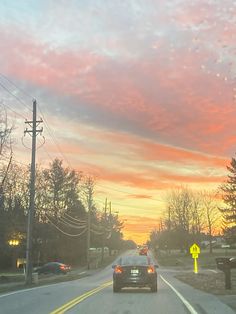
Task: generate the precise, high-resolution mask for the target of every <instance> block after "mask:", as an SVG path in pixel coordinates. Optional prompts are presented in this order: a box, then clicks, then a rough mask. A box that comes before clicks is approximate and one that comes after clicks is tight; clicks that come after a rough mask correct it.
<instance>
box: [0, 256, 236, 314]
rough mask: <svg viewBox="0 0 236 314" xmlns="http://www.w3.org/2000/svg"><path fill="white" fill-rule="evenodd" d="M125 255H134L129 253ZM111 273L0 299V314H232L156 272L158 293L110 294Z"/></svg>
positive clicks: (170, 273)
mask: <svg viewBox="0 0 236 314" xmlns="http://www.w3.org/2000/svg"><path fill="white" fill-rule="evenodd" d="M128 254H135V253H134V252H129V253H128ZM111 279H112V269H111V266H109V267H106V268H105V269H103V270H102V271H100V272H98V273H95V274H93V275H90V276H87V277H84V278H81V279H79V280H74V281H70V282H63V283H58V284H53V285H48V286H40V287H35V288H32V289H27V290H21V291H15V292H11V293H8V294H2V295H0V313H1V314H15V313H17V314H19V313H24V314H44V313H45V314H62V313H67V314H71V313H81V314H94V313H95V314H154V313H155V314H157V313H158V314H169V313H170V314H172V313H175V314H185V313H190V314H197V313H198V314H222V313H224V314H233V313H235V312H234V311H233V310H232V309H230V308H229V307H228V306H227V305H225V304H224V303H222V302H220V301H219V300H218V299H217V298H216V297H215V296H213V295H210V294H206V293H203V292H201V291H199V290H195V289H193V288H191V287H190V286H188V285H186V284H184V283H182V282H180V281H178V280H177V279H175V278H174V272H173V271H170V270H168V269H162V268H159V269H158V293H151V292H150V290H149V289H148V288H143V289H135V288H127V289H123V290H122V291H121V292H120V293H115V294H114V293H113V292H112V282H111Z"/></svg>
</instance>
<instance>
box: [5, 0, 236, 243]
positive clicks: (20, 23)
mask: <svg viewBox="0 0 236 314" xmlns="http://www.w3.org/2000/svg"><path fill="white" fill-rule="evenodd" d="M0 10H1V20H0V36H1V54H0V68H1V70H0V95H1V98H0V99H1V101H2V103H4V104H5V105H6V109H7V111H8V115H9V117H10V118H11V119H12V121H14V124H15V129H14V138H15V141H14V159H15V160H16V161H17V162H21V163H23V164H29V162H30V151H29V150H27V149H26V148H25V147H24V146H23V145H22V141H21V138H22V136H23V130H24V119H29V120H30V119H31V117H32V112H31V111H30V109H31V107H32V98H33V97H34V98H36V99H37V102H38V104H39V110H38V116H39V117H41V116H42V118H43V120H44V134H43V135H44V137H45V139H46V142H45V144H44V146H43V147H42V148H40V149H38V150H37V162H38V163H40V164H42V165H48V163H49V162H51V161H52V160H53V159H54V158H56V157H58V158H59V159H63V163H64V165H65V166H69V167H72V168H75V169H76V170H78V171H83V172H85V173H89V174H92V175H94V176H95V177H96V197H95V202H96V204H97V206H98V208H100V209H101V210H102V209H103V205H104V201H105V198H106V197H107V198H108V200H109V201H111V202H112V210H113V211H114V212H115V211H119V217H120V218H121V220H123V221H124V226H125V228H124V229H123V233H124V236H125V238H126V239H131V238H132V239H133V240H135V241H136V242H137V243H142V242H145V241H146V240H147V238H148V235H149V233H150V231H151V230H152V229H153V228H155V227H158V225H159V222H160V216H161V212H162V210H163V209H164V208H165V195H166V192H167V191H168V190H170V189H172V188H177V187H179V186H181V185H184V186H189V187H190V188H192V189H197V190H201V189H209V190H213V189H216V188H217V187H218V186H219V184H220V183H222V182H223V181H224V180H225V176H226V172H227V170H226V165H227V164H229V160H230V159H231V157H232V156H234V154H235V147H236V133H235V121H236V109H235V108H236V81H235V79H236V61H235V60H236V59H235V55H236V48H235V43H236V26H235V25H236V3H235V1H233V0H224V1H215V0H214V1H213V0H207V1H205V0H204V1H203V0H191V1H186V0H170V1H153V0H148V1H142V0H128V1H119V0H113V1H102V0H95V1H89V0H88V1H76V0H73V1H65V0H59V1H54V0H50V1H46V0H42V1H33V0H29V1H16V0H13V1H2V2H1V4H0ZM9 91H10V93H9ZM14 96H16V97H17V98H18V99H20V100H21V102H20V101H18V100H17V99H16V97H14ZM24 104H26V106H25V105H24ZM50 130H52V131H50ZM52 133H53V134H52ZM27 141H30V139H25V140H24V144H25V145H26V146H27V145H28V143H27ZM42 142H43V139H42V138H40V137H38V144H39V145H40V143H42Z"/></svg>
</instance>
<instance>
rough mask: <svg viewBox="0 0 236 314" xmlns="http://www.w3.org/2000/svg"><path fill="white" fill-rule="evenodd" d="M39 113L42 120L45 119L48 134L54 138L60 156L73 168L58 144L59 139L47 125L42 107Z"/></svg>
mask: <svg viewBox="0 0 236 314" xmlns="http://www.w3.org/2000/svg"><path fill="white" fill-rule="evenodd" d="M39 111H40V113H41V115H42V118H43V120H44V123H45V127H46V129H47V131H48V134H49V135H50V136H51V138H52V140H53V142H54V144H55V145H56V147H57V149H58V151H59V153H60V154H61V155H62V157H63V158H64V159H65V161H66V162H67V164H68V165H69V166H70V167H71V164H70V162H69V160H68V159H67V157H66V156H65V155H64V153H63V152H62V150H61V148H60V146H59V144H58V142H57V138H56V137H55V135H54V132H53V130H52V129H51V128H50V126H49V124H48V123H47V119H46V118H45V116H44V114H43V112H42V110H41V108H40V106H39Z"/></svg>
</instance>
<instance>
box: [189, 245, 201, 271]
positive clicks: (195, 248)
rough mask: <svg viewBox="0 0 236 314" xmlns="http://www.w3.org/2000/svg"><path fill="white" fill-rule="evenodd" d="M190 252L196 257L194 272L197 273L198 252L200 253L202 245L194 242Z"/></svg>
mask: <svg viewBox="0 0 236 314" xmlns="http://www.w3.org/2000/svg"><path fill="white" fill-rule="evenodd" d="M190 253H191V254H192V258H193V259H194V270H193V271H194V273H195V274H197V273H198V265H197V259H198V254H200V247H199V246H198V245H197V244H196V243H194V244H193V245H192V246H191V247H190Z"/></svg>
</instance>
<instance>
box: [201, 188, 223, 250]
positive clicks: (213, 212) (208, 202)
mask: <svg viewBox="0 0 236 314" xmlns="http://www.w3.org/2000/svg"><path fill="white" fill-rule="evenodd" d="M201 198H202V206H203V210H204V217H205V228H206V230H207V233H208V236H209V250H210V253H212V250H213V245H212V237H213V233H214V231H215V230H216V227H217V225H218V224H219V222H220V219H221V213H220V211H219V209H218V205H217V201H216V193H212V192H209V191H203V192H202V193H201Z"/></svg>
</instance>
